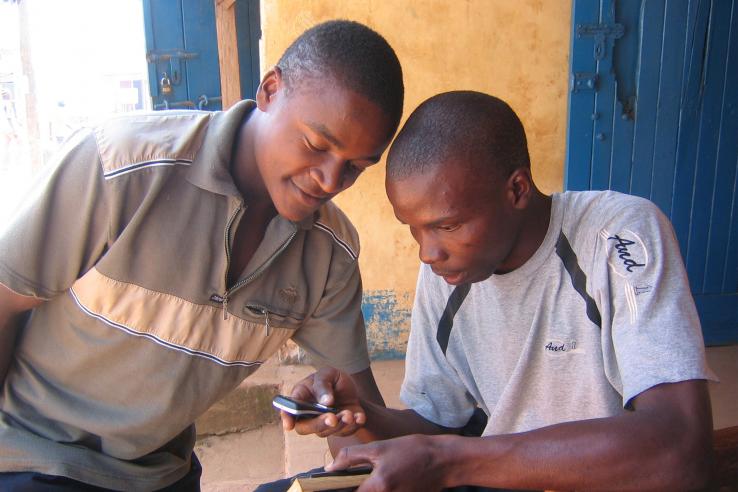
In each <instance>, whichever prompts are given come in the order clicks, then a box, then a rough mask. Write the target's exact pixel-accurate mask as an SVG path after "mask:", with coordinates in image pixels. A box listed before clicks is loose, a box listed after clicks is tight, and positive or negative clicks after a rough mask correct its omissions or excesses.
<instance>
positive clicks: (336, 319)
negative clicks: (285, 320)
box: [293, 260, 369, 374]
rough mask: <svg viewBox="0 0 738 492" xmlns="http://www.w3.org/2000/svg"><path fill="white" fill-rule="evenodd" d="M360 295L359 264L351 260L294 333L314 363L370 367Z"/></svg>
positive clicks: (355, 368) (350, 368)
mask: <svg viewBox="0 0 738 492" xmlns="http://www.w3.org/2000/svg"><path fill="white" fill-rule="evenodd" d="M361 297H362V289H361V274H360V272H359V265H358V262H357V261H356V260H352V261H351V264H350V265H349V266H348V268H347V271H346V272H345V275H344V276H343V278H342V279H340V280H339V281H336V282H334V283H333V285H329V286H328V287H327V289H326V292H325V293H324V296H323V298H322V299H321V301H320V305H319V306H318V307H317V309H316V310H315V312H314V313H313V314H312V316H310V318H309V319H307V320H306V322H305V324H304V325H303V326H301V327H300V329H299V330H297V332H296V333H295V336H294V337H293V340H294V341H295V342H296V343H297V344H298V345H299V346H300V347H302V348H303V349H304V350H305V351H306V352H308V354H310V356H311V358H312V360H313V361H314V362H315V365H316V366H318V367H322V366H332V367H336V368H338V369H341V370H343V371H346V372H348V373H349V374H354V373H357V372H359V371H363V370H364V369H366V368H368V367H369V352H368V350H367V342H366V330H365V327H364V316H363V315H362V313H361Z"/></svg>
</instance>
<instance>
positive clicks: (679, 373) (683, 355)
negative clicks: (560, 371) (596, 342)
mask: <svg viewBox="0 0 738 492" xmlns="http://www.w3.org/2000/svg"><path fill="white" fill-rule="evenodd" d="M604 223H605V224H606V225H605V227H604V228H602V229H601V230H600V231H599V234H598V237H597V239H596V246H595V254H594V261H595V266H594V269H595V271H596V272H598V273H597V274H596V275H595V278H597V279H599V280H600V285H599V286H597V292H598V293H599V295H598V297H599V302H598V304H599V305H600V308H601V310H602V323H603V326H602V330H603V352H604V358H605V371H606V373H607V375H608V378H609V380H610V382H611V383H612V384H613V386H614V387H615V389H617V390H618V391H619V392H620V393H621V394H622V396H623V404H624V405H628V404H629V402H630V400H631V399H632V398H634V397H635V396H637V395H638V394H640V393H642V392H643V391H645V390H647V389H649V388H651V387H653V386H656V385H658V384H661V383H673V382H679V381H685V380H690V379H714V378H715V377H714V374H713V373H712V371H711V370H710V369H709V367H708V366H707V363H706V360H705V350H704V341H703V338H702V331H701V327H700V321H699V317H698V315H697V309H696V308H695V304H694V299H693V298H692V294H691V292H690V288H689V281H688V280H687V274H686V271H685V268H684V264H683V262H682V258H681V254H680V251H679V245H678V242H677V240H676V236H675V234H674V231H673V228H672V226H671V223H670V222H669V220H668V219H667V218H666V217H665V216H664V214H663V213H662V212H661V211H660V210H659V209H658V207H656V206H655V205H654V204H653V203H651V202H650V201H648V200H645V199H641V198H635V197H629V199H628V201H627V202H626V205H625V206H624V207H623V208H622V209H621V210H619V211H618V213H616V214H614V215H613V217H612V218H610V219H609V220H606V221H605V222H604Z"/></svg>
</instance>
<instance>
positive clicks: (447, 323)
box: [436, 284, 471, 355]
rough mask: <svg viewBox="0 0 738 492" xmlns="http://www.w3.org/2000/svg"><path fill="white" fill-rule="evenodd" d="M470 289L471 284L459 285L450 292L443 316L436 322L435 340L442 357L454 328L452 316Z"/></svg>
mask: <svg viewBox="0 0 738 492" xmlns="http://www.w3.org/2000/svg"><path fill="white" fill-rule="evenodd" d="M470 288H471V284H464V285H459V286H457V287H456V288H455V289H454V291H453V292H451V295H450V296H449V297H448V302H447V303H446V309H444V310H443V315H442V316H441V319H440V320H439V321H438V331H437V332H436V340H437V341H438V345H440V346H441V350H442V351H443V355H446V349H447V348H448V339H449V337H450V336H451V328H452V327H453V326H454V316H455V315H456V312H457V311H458V310H459V308H460V307H461V303H463V302H464V299H466V295H467V294H468V293H469V289H470Z"/></svg>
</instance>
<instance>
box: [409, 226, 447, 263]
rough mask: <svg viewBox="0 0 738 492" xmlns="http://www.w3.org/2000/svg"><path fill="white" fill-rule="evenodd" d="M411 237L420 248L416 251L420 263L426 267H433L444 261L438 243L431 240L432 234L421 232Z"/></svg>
mask: <svg viewBox="0 0 738 492" xmlns="http://www.w3.org/2000/svg"><path fill="white" fill-rule="evenodd" d="M413 235H414V236H415V240H416V241H417V242H418V245H419V246H420V249H419V251H418V256H419V257H420V261H422V262H423V263H425V264H427V265H433V264H434V263H437V262H439V261H441V260H443V259H444V252H443V248H441V245H440V244H439V243H438V241H436V240H435V239H434V238H433V235H432V234H428V233H423V232H421V233H417V234H413Z"/></svg>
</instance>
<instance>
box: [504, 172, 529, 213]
mask: <svg viewBox="0 0 738 492" xmlns="http://www.w3.org/2000/svg"><path fill="white" fill-rule="evenodd" d="M506 187H507V196H508V199H509V200H510V204H511V205H512V207H513V208H515V209H517V210H524V209H525V208H527V207H528V202H529V201H530V198H531V195H532V193H531V192H532V190H533V178H532V177H531V175H530V169H528V168H527V167H519V168H517V169H516V170H515V171H513V172H512V174H511V175H510V177H508V178H507V183H506Z"/></svg>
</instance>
